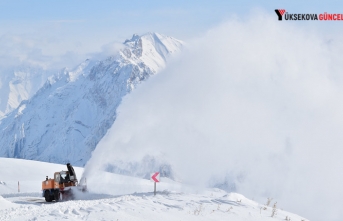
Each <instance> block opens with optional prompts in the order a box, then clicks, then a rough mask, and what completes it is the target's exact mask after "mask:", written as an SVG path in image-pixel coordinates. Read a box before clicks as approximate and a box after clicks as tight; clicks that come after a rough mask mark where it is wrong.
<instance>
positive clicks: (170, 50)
mask: <svg viewBox="0 0 343 221" xmlns="http://www.w3.org/2000/svg"><path fill="white" fill-rule="evenodd" d="M182 45H183V43H182V42H181V41H179V40H177V39H174V38H171V37H168V36H164V35H160V34H157V33H148V34H145V35H141V36H138V37H137V35H134V36H133V37H132V38H131V39H130V40H126V41H125V43H124V48H123V49H121V50H120V51H119V52H118V53H117V54H116V55H114V56H110V57H108V58H106V59H104V60H101V61H95V60H91V59H88V60H86V61H84V62H82V63H81V64H80V65H78V66H77V67H76V68H75V69H73V70H71V71H68V70H67V69H62V70H61V71H60V72H58V73H56V74H55V75H53V76H51V77H49V78H48V80H47V81H46V83H45V84H44V85H43V86H42V87H41V88H40V89H39V90H38V91H37V93H36V94H35V95H34V96H33V97H32V98H31V99H29V100H27V101H23V102H22V103H21V104H20V105H19V106H18V107H17V108H16V109H15V110H14V111H12V112H11V113H9V114H8V115H7V117H6V118H4V119H2V120H1V122H0V138H1V141H0V143H1V148H0V156H2V157H12V158H23V159H31V160H40V161H46V162H54V163H66V162H71V163H72V164H74V165H78V166H82V165H84V164H85V163H86V162H87V160H88V159H89V157H90V155H91V152H92V151H93V150H94V148H95V147H96V145H97V143H98V142H99V141H100V139H101V138H102V137H103V136H104V135H105V133H106V132H107V130H108V128H109V127H110V126H111V125H112V124H113V122H114V120H115V119H116V109H117V107H118V106H119V104H120V102H121V99H122V97H123V96H125V95H126V94H128V93H130V91H132V90H134V88H135V87H136V85H137V84H139V83H141V82H142V81H145V80H147V79H148V78H149V77H150V76H152V75H154V74H156V73H157V72H158V71H159V70H161V69H163V68H164V67H165V65H166V61H167V58H168V57H169V56H170V55H172V54H174V53H176V52H178V51H180V49H181V47H182Z"/></svg>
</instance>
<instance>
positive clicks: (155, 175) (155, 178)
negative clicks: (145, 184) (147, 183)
mask: <svg viewBox="0 0 343 221" xmlns="http://www.w3.org/2000/svg"><path fill="white" fill-rule="evenodd" d="M151 180H152V181H153V182H154V196H156V183H157V182H160V173H159V172H156V173H153V174H151Z"/></svg>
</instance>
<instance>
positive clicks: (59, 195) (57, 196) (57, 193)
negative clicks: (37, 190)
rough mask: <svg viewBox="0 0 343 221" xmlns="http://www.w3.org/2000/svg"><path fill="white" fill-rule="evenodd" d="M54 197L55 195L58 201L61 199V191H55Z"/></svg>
mask: <svg viewBox="0 0 343 221" xmlns="http://www.w3.org/2000/svg"><path fill="white" fill-rule="evenodd" d="M54 197H55V201H56V202H58V201H61V200H62V199H61V192H60V191H58V190H57V191H55V193H54Z"/></svg>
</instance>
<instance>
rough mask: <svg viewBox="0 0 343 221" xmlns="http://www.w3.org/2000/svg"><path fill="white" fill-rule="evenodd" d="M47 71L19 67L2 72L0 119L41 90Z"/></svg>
mask: <svg viewBox="0 0 343 221" xmlns="http://www.w3.org/2000/svg"><path fill="white" fill-rule="evenodd" d="M49 75H51V73H50V72H49V71H46V70H43V69H41V68H37V67H30V66H21V67H16V68H13V69H12V70H2V71H1V74H0V118H2V117H4V115H5V114H7V113H9V112H11V111H12V110H14V109H15V108H17V107H18V106H19V104H20V102H22V101H23V100H28V99H30V98H31V97H32V96H33V95H34V94H35V93H36V92H37V91H38V89H39V88H41V87H42V86H43V84H44V82H45V81H46V80H47V78H48V76H49Z"/></svg>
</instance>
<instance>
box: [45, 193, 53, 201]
mask: <svg viewBox="0 0 343 221" xmlns="http://www.w3.org/2000/svg"><path fill="white" fill-rule="evenodd" d="M44 198H45V201H47V202H51V201H52V197H51V196H50V192H49V191H48V190H47V191H45V193H44Z"/></svg>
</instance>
